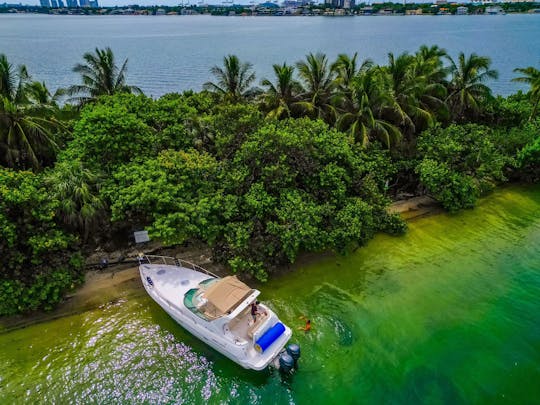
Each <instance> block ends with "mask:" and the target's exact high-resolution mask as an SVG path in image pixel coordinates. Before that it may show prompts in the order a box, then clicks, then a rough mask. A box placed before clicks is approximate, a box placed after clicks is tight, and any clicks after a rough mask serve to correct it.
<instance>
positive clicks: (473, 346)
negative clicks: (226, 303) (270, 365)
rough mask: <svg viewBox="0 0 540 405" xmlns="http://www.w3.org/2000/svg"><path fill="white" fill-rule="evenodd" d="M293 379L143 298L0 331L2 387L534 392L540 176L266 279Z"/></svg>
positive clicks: (47, 394)
mask: <svg viewBox="0 0 540 405" xmlns="http://www.w3.org/2000/svg"><path fill="white" fill-rule="evenodd" d="M262 298H263V300H266V302H268V303H269V304H270V305H271V306H272V307H274V309H275V310H276V311H277V312H278V314H279V315H280V316H281V317H282V319H283V320H284V321H285V322H286V323H288V324H289V325H291V326H293V327H295V328H296V327H298V326H301V325H302V324H303V321H301V320H299V319H298V317H299V316H300V315H302V314H304V315H307V316H309V317H310V318H311V319H312V321H313V329H312V331H311V332H310V333H307V334H306V333H304V332H300V331H297V330H295V333H294V336H293V340H295V341H298V342H299V343H300V345H301V347H302V353H303V356H302V359H301V368H300V370H299V372H298V373H297V374H296V375H294V376H293V377H292V378H291V379H282V378H281V377H280V376H279V374H278V373H275V372H270V371H265V372H260V373H257V372H251V371H246V370H243V369H241V368H240V367H238V366H236V365H234V364H233V363H232V362H230V361H229V360H227V359H225V358H224V357H222V356H221V355H220V354H218V353H217V352H215V351H213V350H211V349H209V348H208V347H206V346H205V345H204V344H202V343H200V342H198V341H197V340H196V339H195V338H193V337H192V336H190V335H189V334H187V333H186V332H184V331H183V330H182V329H181V328H180V327H179V326H178V325H176V324H175V323H174V321H172V320H171V319H170V318H169V317H168V316H167V315H166V314H165V313H164V312H163V311H162V310H161V309H160V308H159V307H158V306H157V305H156V304H154V303H153V302H152V301H151V300H150V299H149V298H147V297H143V298H138V299H130V300H128V301H123V302H119V303H116V304H114V305H110V306H107V307H104V308H101V309H99V310H96V311H91V312H87V313H84V314H82V315H77V316H73V317H69V318H64V319H60V320H56V321H52V322H48V323H45V324H40V325H36V326H33V327H29V328H26V329H22V330H17V331H14V332H10V333H6V334H3V335H0V358H1V362H0V403H2V404H4V403H5V404H7V403H22V402H27V403H37V402H56V403H119V402H121V403H207V402H208V403H241V404H244V403H250V404H255V403H265V404H266V403H267V404H273V403H280V404H285V403H287V404H289V403H297V404H323V403H324V404H333V403H339V404H356V403H429V404H431V403H490V404H491V403H512V404H514V403H531V404H533V403H538V402H539V401H540V187H535V188H508V189H504V190H499V191H497V192H496V193H494V194H493V195H492V196H490V197H488V198H486V199H485V200H483V201H482V202H481V204H480V206H479V207H478V208H477V209H475V210H472V211H467V212H463V213H460V214H458V215H453V216H450V215H438V216H432V217H428V218H424V219H419V220H416V221H414V222H412V223H411V224H410V230H409V232H408V234H407V235H406V236H404V237H389V236H385V235H379V236H378V237H376V238H375V239H374V240H373V241H371V243H369V245H368V246H367V247H366V248H363V249H360V250H359V251H358V252H357V253H355V254H353V255H351V256H348V257H337V258H335V257H334V258H326V259H323V260H321V261H319V262H317V263H315V264H310V265H306V266H304V267H302V268H300V269H299V270H298V271H297V272H295V273H293V274H288V275H285V276H283V277H280V278H279V279H275V280H273V281H272V282H270V283H269V284H267V285H265V286H263V287H262Z"/></svg>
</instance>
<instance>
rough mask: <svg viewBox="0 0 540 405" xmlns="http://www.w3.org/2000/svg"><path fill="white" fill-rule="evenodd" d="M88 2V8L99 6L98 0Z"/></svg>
mask: <svg viewBox="0 0 540 405" xmlns="http://www.w3.org/2000/svg"><path fill="white" fill-rule="evenodd" d="M88 3H89V5H90V8H98V7H99V4H98V0H89V1H88Z"/></svg>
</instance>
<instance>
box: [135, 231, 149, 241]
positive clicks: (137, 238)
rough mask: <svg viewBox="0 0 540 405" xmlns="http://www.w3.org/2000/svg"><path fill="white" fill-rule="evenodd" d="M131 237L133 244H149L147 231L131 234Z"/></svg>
mask: <svg viewBox="0 0 540 405" xmlns="http://www.w3.org/2000/svg"><path fill="white" fill-rule="evenodd" d="M133 236H135V243H144V242H150V237H149V236H148V231H137V232H133Z"/></svg>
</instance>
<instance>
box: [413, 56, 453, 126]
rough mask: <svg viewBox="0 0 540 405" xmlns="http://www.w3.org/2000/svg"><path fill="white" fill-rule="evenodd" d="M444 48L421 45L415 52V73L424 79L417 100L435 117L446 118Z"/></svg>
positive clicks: (446, 70) (446, 69)
mask: <svg viewBox="0 0 540 405" xmlns="http://www.w3.org/2000/svg"><path fill="white" fill-rule="evenodd" d="M447 56H448V54H447V53H446V50H444V49H442V48H439V47H438V46H436V45H434V46H431V47H427V46H426V45H422V46H421V47H420V49H419V50H418V51H417V52H416V54H415V57H416V74H417V76H421V77H423V79H424V88H423V91H422V94H420V96H419V100H420V103H421V105H422V106H423V108H424V109H427V110H429V111H431V112H432V113H433V114H434V115H435V116H436V117H437V118H441V119H447V118H448V108H447V105H446V102H445V101H446V96H447V86H448V83H447V81H446V78H447V76H448V68H446V67H445V66H444V62H443V58H446V57H447Z"/></svg>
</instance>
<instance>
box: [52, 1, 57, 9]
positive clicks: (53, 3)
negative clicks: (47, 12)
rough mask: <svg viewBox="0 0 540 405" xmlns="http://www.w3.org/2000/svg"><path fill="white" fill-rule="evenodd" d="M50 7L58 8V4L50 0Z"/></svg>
mask: <svg viewBox="0 0 540 405" xmlns="http://www.w3.org/2000/svg"><path fill="white" fill-rule="evenodd" d="M51 7H52V8H58V2H57V1H56V0H51Z"/></svg>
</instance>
